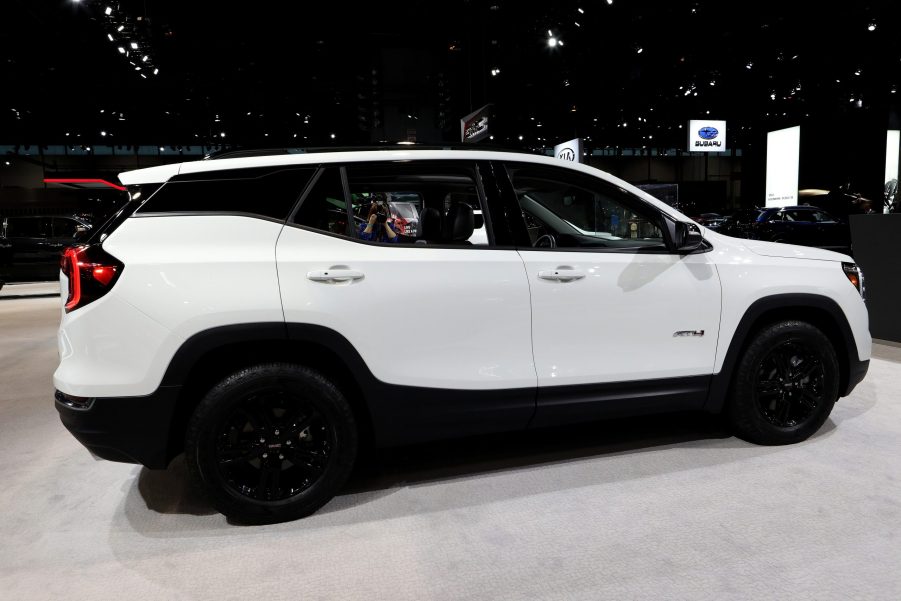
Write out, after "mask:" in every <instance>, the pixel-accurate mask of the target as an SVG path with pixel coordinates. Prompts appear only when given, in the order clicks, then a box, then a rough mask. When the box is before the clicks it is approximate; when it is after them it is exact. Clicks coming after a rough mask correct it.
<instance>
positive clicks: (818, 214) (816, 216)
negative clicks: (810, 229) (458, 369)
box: [812, 211, 835, 221]
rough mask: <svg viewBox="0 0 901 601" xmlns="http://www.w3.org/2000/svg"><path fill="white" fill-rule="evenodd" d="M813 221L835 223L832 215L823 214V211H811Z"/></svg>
mask: <svg viewBox="0 0 901 601" xmlns="http://www.w3.org/2000/svg"><path fill="white" fill-rule="evenodd" d="M812 214H813V221H835V219H834V218H833V217H832V215H829V214H828V213H824V212H823V211H813V212H812Z"/></svg>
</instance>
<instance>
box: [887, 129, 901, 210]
mask: <svg viewBox="0 0 901 601" xmlns="http://www.w3.org/2000/svg"><path fill="white" fill-rule="evenodd" d="M899 151H901V130H897V129H890V130H888V131H887V132H886V136H885V179H884V180H882V181H883V182H885V184H884V185H885V188H884V194H885V201H886V205H885V209H884V210H885V212H888V206H889V205H890V204H892V203H893V202H894V201H895V199H896V198H897V194H898V158H899V156H898V155H899Z"/></svg>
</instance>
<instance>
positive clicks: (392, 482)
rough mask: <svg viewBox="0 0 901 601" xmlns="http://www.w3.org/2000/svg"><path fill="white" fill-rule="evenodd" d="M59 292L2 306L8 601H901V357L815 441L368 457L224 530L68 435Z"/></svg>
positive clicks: (179, 474) (695, 431)
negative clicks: (286, 507)
mask: <svg viewBox="0 0 901 601" xmlns="http://www.w3.org/2000/svg"><path fill="white" fill-rule="evenodd" d="M59 302H60V301H59V298H28V299H6V300H0V483H2V485H0V540H2V544H0V598H2V599H10V600H16V601H25V600H32V599H66V600H71V599H117V600H119V599H129V600H130V601H138V600H143V599H147V600H151V599H152V600H154V601H156V600H163V599H165V600H169V599H216V600H224V599H242V600H246V599H259V600H266V601H274V600H278V599H292V600H294V599H304V600H306V599H367V600H370V599H390V600H400V599H411V600H424V599H480V600H481V599H485V600H489V599H490V600H492V601H494V600H500V599H517V600H522V599H592V600H594V599H615V600H623V599H754V600H759V599H792V600H793V601H796V600H806V599H810V600H816V601H824V600H827V599H841V600H845V599H886V600H891V599H899V598H901V349H899V348H893V347H887V346H876V347H875V356H874V359H873V361H872V362H871V365H870V373H869V375H868V377H867V379H866V380H864V382H863V383H862V384H860V386H858V387H857V390H855V392H854V393H853V394H852V395H851V396H850V397H848V398H845V399H842V400H841V401H840V402H839V404H838V405H837V406H836V408H835V410H834V411H833V413H832V417H831V419H830V420H829V421H828V422H827V423H826V425H825V426H824V427H823V429H822V430H821V431H820V432H819V433H818V434H817V435H816V436H815V437H814V438H812V439H811V440H809V441H807V442H806V443H803V444H799V445H795V446H791V447H757V446H753V445H750V444H746V443H744V442H742V441H740V440H738V439H736V438H733V437H729V436H728V435H727V434H725V433H723V432H722V431H720V430H719V429H718V427H717V425H716V421H715V420H712V419H705V418H702V417H698V416H677V417H664V418H653V419H642V420H628V421H617V422H608V423H605V424H602V425H592V426H586V427H579V428H568V429H564V430H554V431H550V432H542V433H533V434H529V435H513V436H503V437H493V438H482V439H476V440H467V441H453V442H447V443H442V444H434V445H428V446H419V447H415V448H407V449H400V450H395V451H393V452H383V453H379V454H371V455H370V456H369V457H367V458H366V461H365V463H364V465H363V466H361V468H360V469H358V470H357V473H356V474H355V476H354V477H353V479H352V482H351V484H350V486H349V487H348V490H347V491H346V493H345V494H343V495H341V496H339V497H337V498H335V499H334V500H333V501H332V502H331V503H329V504H328V505H326V506H325V507H324V508H323V509H321V510H320V511H319V512H318V513H317V514H316V515H314V516H312V517H310V518H307V519H304V520H300V521H297V522H292V523H288V524H280V525H275V526H265V527H238V526H233V525H230V524H228V523H227V522H226V520H225V518H223V517H222V516H221V515H219V514H216V513H213V512H212V511H211V510H210V509H209V507H208V506H207V505H206V504H205V503H204V502H203V501H202V500H200V499H198V498H197V496H196V495H195V494H194V493H193V492H192V491H191V490H190V488H189V487H188V485H187V483H186V478H185V470H184V469H183V467H182V463H181V460H182V458H178V459H176V460H175V461H174V462H173V464H172V465H171V466H170V468H169V469H168V470H167V471H162V472H152V471H148V470H146V469H143V468H141V467H138V466H133V465H126V464H117V463H110V462H105V461H95V460H94V459H92V458H91V456H90V455H89V454H88V452H87V451H86V450H85V449H84V448H83V447H81V446H80V445H79V444H78V443H77V442H76V441H75V439H74V438H72V437H71V436H70V435H69V434H68V433H67V432H66V431H65V429H64V428H63V427H62V425H61V424H60V423H59V420H58V418H57V414H56V411H55V409H54V408H53V403H52V400H51V399H52V392H53V386H52V383H51V380H50V376H51V374H52V372H53V369H54V367H55V364H56V359H57V356H56V340H55V329H56V326H57V322H58V318H59Z"/></svg>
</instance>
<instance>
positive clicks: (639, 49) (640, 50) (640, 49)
mask: <svg viewBox="0 0 901 601" xmlns="http://www.w3.org/2000/svg"><path fill="white" fill-rule="evenodd" d="M635 52H636V53H638V54H641V53H642V52H644V48H642V47H641V46H639V47H638V48H636V49H635Z"/></svg>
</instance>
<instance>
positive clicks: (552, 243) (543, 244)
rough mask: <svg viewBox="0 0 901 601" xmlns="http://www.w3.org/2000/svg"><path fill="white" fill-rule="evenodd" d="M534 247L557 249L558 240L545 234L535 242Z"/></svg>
mask: <svg viewBox="0 0 901 601" xmlns="http://www.w3.org/2000/svg"><path fill="white" fill-rule="evenodd" d="M532 246H533V247H535V248H557V239H556V238H554V237H553V236H551V235H550V234H545V235H543V236H539V237H538V240H535V244H533V245H532Z"/></svg>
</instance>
